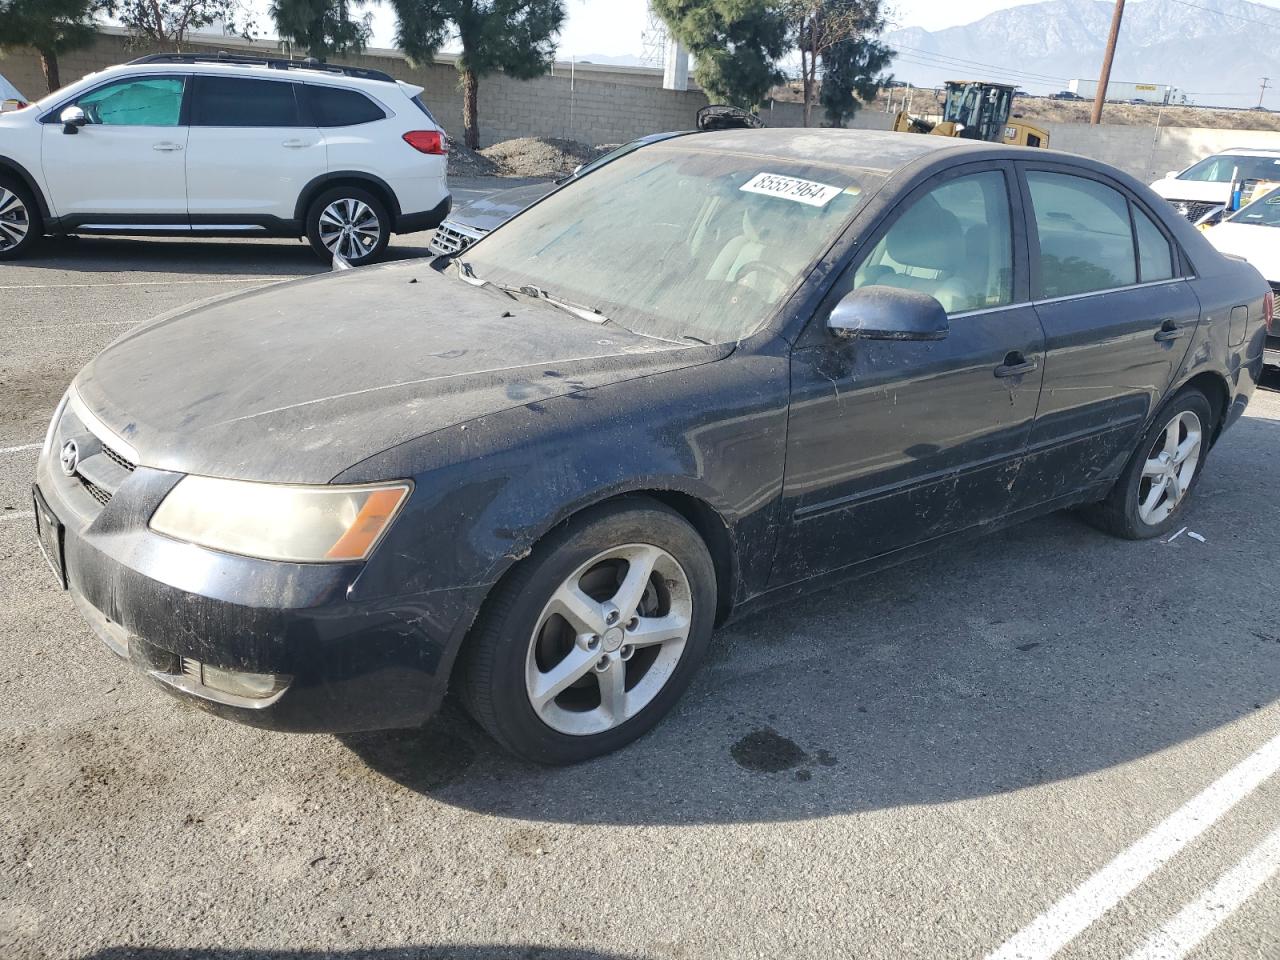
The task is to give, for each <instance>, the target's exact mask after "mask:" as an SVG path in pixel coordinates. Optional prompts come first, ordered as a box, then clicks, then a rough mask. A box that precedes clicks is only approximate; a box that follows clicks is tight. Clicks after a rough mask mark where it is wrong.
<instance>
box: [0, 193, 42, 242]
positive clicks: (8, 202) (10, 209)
mask: <svg viewBox="0 0 1280 960" xmlns="http://www.w3.org/2000/svg"><path fill="white" fill-rule="evenodd" d="M43 229H44V228H43V224H42V223H41V220H40V210H39V208H38V207H37V206H36V202H35V198H34V197H33V196H31V191H30V190H28V189H27V187H26V185H25V184H23V183H21V182H20V181H18V180H15V179H12V178H3V177H0V260H17V259H19V258H21V257H24V256H26V255H27V254H28V253H30V252H31V248H32V247H34V246H35V245H36V242H37V241H38V240H39V239H40V234H41V233H42V231H43Z"/></svg>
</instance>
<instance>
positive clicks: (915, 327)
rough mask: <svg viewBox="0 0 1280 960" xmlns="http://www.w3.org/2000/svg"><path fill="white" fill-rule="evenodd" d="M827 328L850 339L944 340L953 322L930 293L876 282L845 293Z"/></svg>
mask: <svg viewBox="0 0 1280 960" xmlns="http://www.w3.org/2000/svg"><path fill="white" fill-rule="evenodd" d="M827 329H828V330H830V331H831V332H832V333H833V334H834V335H835V336H837V337H846V338H850V339H852V338H855V337H856V338H860V339H863V340H941V339H942V338H943V337H945V336H946V335H947V333H948V332H949V331H950V330H951V324H950V322H949V321H948V320H947V311H946V310H945V309H943V306H942V304H941V303H939V302H938V301H937V300H936V299H934V298H933V297H931V296H929V295H928V294H926V293H917V292H916V291H914V290H900V289H898V288H897V287H880V286H874V285H873V286H868V287H859V288H858V289H857V290H854V291H853V292H852V293H848V294H845V296H844V297H843V298H842V299H841V300H840V302H839V303H837V304H836V306H835V309H834V310H832V311H831V316H829V317H827Z"/></svg>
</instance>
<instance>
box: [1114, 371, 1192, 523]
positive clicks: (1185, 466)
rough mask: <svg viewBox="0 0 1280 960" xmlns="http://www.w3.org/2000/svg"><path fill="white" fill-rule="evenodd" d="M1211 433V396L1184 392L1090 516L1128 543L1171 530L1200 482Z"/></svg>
mask: <svg viewBox="0 0 1280 960" xmlns="http://www.w3.org/2000/svg"><path fill="white" fill-rule="evenodd" d="M1212 431H1213V407H1212V406H1211V405H1210V404H1209V400H1208V398H1207V397H1205V395H1204V394H1203V393H1201V392H1200V391H1199V390H1194V389H1191V390H1186V391H1184V392H1183V393H1181V394H1179V395H1178V396H1177V397H1175V398H1174V399H1173V401H1172V402H1171V403H1170V404H1169V405H1168V406H1167V407H1165V408H1164V410H1162V411H1161V412H1160V415H1159V416H1158V417H1156V419H1155V422H1154V423H1152V425H1151V426H1150V427H1149V428H1148V429H1147V432H1146V433H1145V434H1144V435H1143V437H1142V441H1141V442H1140V444H1139V446H1138V449H1137V450H1136V451H1135V453H1134V456H1133V458H1132V459H1131V460H1130V461H1129V464H1128V466H1127V467H1125V470H1124V473H1122V474H1121V475H1120V479H1118V480H1117V481H1116V485H1115V486H1114V487H1113V488H1112V490H1111V492H1110V493H1109V494H1108V495H1107V499H1106V500H1104V501H1103V502H1102V503H1100V504H1098V505H1097V506H1096V507H1094V508H1093V509H1092V512H1091V518H1092V519H1093V520H1094V521H1095V522H1096V523H1097V524H1098V525H1099V526H1100V527H1102V528H1103V529H1105V530H1107V531H1108V532H1109V533H1114V534H1115V535H1116V536H1119V537H1124V538H1125V539H1127V540H1147V539H1150V538H1151V537H1158V536H1160V535H1162V534H1164V533H1166V532H1167V531H1168V530H1170V529H1172V528H1173V526H1174V524H1176V523H1178V521H1179V520H1180V519H1181V516H1182V512H1183V510H1184V509H1185V507H1186V504H1187V501H1188V499H1189V498H1190V497H1191V492H1192V490H1193V489H1194V488H1195V485H1196V482H1197V481H1198V480H1199V479H1200V472H1201V468H1202V467H1203V466H1204V460H1205V456H1206V454H1207V453H1208V452H1209V439H1210V437H1211V435H1212Z"/></svg>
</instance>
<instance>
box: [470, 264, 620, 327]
mask: <svg viewBox="0 0 1280 960" xmlns="http://www.w3.org/2000/svg"><path fill="white" fill-rule="evenodd" d="M453 262H454V263H455V264H457V266H458V278H459V279H461V280H462V281H463V283H469V284H471V285H472V286H473V287H493V288H494V289H495V290H501V291H502V292H503V293H505V294H508V295H509V296H515V295H516V294H520V295H522V296H526V297H532V298H533V299H534V300H541V301H542V302H543V303H549V304H551V306H553V307H558V308H559V309H561V310H563V311H565V312H566V313H571V314H573V315H574V316H575V317H578V318H580V319H582V320H589V321H590V322H591V323H599V324H605V323H612V321H611V320H610V319H609V318H608V317H606V316H605V315H604V314H603V313H601V312H600V311H599V310H597V309H595V308H594V307H587V306H583V305H582V304H580V303H573V302H571V301H569V300H561V299H560V298H559V297H553V296H552V295H551V294H549V293H547V291H546V290H544V289H542V287H539V286H536V285H534V284H532V283H527V284H525V285H524V286H520V287H512V286H505V285H503V284H501V283H494V282H493V281H492V280H485V279H484V278H483V277H478V276H476V272H475V270H474V269H472V267H471V264H470V263H468V262H467V261H466V260H455V261H453Z"/></svg>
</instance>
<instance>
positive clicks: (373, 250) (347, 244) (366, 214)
mask: <svg viewBox="0 0 1280 960" xmlns="http://www.w3.org/2000/svg"><path fill="white" fill-rule="evenodd" d="M390 239H391V216H390V214H388V213H387V208H386V206H385V205H384V204H383V203H382V201H381V200H379V199H378V198H377V197H375V196H374V195H373V194H372V193H370V192H369V191H368V190H364V189H362V188H360V187H334V188H333V189H332V190H326V191H324V192H323V193H321V194H320V195H319V196H318V197H316V198H315V199H314V200H313V201H311V207H310V209H309V210H308V211H307V240H309V241H310V243H311V249H312V250H314V251H315V252H316V256H318V257H320V258H321V259H322V260H326V261H331V260H332V259H333V255H334V254H335V253H337V254H341V255H342V258H343V259H344V260H346V261H347V263H349V264H351V266H353V267H360V266H364V265H365V264H366V263H373V262H374V261H375V260H377V259H378V258H379V257H381V256H382V251H384V250H385V249H386V248H387V241H388V240H390Z"/></svg>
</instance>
